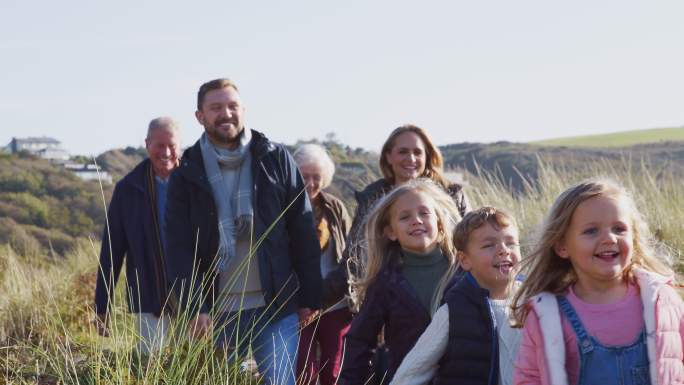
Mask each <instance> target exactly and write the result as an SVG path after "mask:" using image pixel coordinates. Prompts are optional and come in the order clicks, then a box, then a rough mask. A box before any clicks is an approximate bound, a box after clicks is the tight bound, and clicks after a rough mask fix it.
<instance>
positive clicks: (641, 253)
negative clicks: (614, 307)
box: [512, 179, 673, 327]
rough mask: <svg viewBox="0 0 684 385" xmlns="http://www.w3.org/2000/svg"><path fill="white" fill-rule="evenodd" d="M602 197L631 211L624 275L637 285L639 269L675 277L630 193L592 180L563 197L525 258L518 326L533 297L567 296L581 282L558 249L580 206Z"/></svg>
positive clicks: (516, 308)
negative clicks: (630, 240)
mask: <svg viewBox="0 0 684 385" xmlns="http://www.w3.org/2000/svg"><path fill="white" fill-rule="evenodd" d="M598 196H602V197H607V198H611V199H615V200H620V201H621V202H622V203H624V204H625V205H626V207H627V208H628V210H629V215H630V223H629V224H628V225H629V227H630V228H631V230H632V237H633V247H632V261H631V262H630V264H629V266H627V268H626V269H625V271H624V272H623V274H624V278H625V279H627V280H630V281H632V282H633V280H634V277H633V274H632V269H633V267H635V266H638V267H640V268H642V269H645V270H649V271H652V272H656V273H659V274H661V275H665V276H672V275H673V271H672V269H670V267H668V260H669V256H667V255H666V254H665V253H663V252H662V251H659V250H658V249H657V248H656V247H655V246H656V242H655V240H654V238H653V237H652V236H651V232H650V230H649V228H648V224H647V223H646V221H645V220H644V218H643V217H642V216H641V214H640V213H639V210H638V209H637V207H636V203H635V202H634V199H633V198H632V196H631V195H630V194H629V192H628V191H627V190H626V189H625V188H624V187H622V186H620V185H619V184H618V183H616V182H614V181H612V180H610V179H589V180H586V181H584V182H581V183H579V184H577V185H575V186H572V187H570V188H569V189H567V190H565V191H564V192H563V193H561V194H560V196H559V197H558V198H557V199H556V201H555V202H554V204H553V206H551V210H550V211H549V213H548V216H547V217H546V219H545V221H544V223H543V225H542V228H541V231H540V234H539V235H538V241H537V243H536V246H535V248H534V250H533V251H532V252H531V253H530V254H529V256H528V257H526V258H524V259H523V261H522V263H521V267H522V273H523V274H525V275H526V278H525V280H524V281H523V284H522V286H521V287H520V290H519V291H518V292H517V294H516V295H515V297H514V299H513V305H512V307H513V318H514V324H515V326H518V327H522V326H523V324H524V322H525V318H526V317H527V314H528V313H529V310H530V309H529V306H528V305H527V303H528V301H529V300H530V299H531V298H532V297H533V296H535V295H537V294H539V293H542V292H550V293H552V294H563V293H564V292H565V291H566V290H567V288H568V286H570V285H571V284H573V283H574V282H576V281H577V274H576V273H575V271H574V269H573V267H572V264H571V263H570V260H568V259H567V258H561V257H560V256H559V255H558V254H557V253H556V250H555V246H556V245H557V244H559V243H560V242H562V241H563V237H564V236H565V234H566V232H567V231H568V228H569V227H570V223H571V221H572V215H573V214H574V212H575V210H576V209H577V207H578V206H579V205H580V204H581V203H582V202H585V201H587V200H589V199H591V198H594V197H598Z"/></svg>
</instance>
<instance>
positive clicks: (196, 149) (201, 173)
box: [178, 128, 276, 193]
mask: <svg viewBox="0 0 684 385" xmlns="http://www.w3.org/2000/svg"><path fill="white" fill-rule="evenodd" d="M246 129H247V128H246ZM275 149H276V146H275V145H274V144H273V143H272V142H271V141H270V140H268V139H267V138H266V136H264V134H262V133H261V132H258V131H256V130H252V140H251V141H250V143H249V151H250V154H251V155H252V159H253V161H254V160H258V159H261V158H262V157H264V156H266V155H268V153H270V152H272V151H275ZM255 164H256V162H255ZM252 171H253V172H254V171H255V170H254V167H253V169H252ZM178 172H179V173H181V175H183V177H184V178H185V179H187V180H188V181H190V182H192V183H195V184H197V185H199V186H200V187H202V188H203V189H205V190H206V191H207V192H209V193H212V190H211V186H210V185H209V181H208V180H207V173H206V171H205V169H204V159H203V158H202V149H201V147H200V143H199V140H197V141H196V142H195V144H194V145H193V146H192V147H190V148H188V149H187V150H185V152H183V157H182V158H181V164H180V167H179V168H178Z"/></svg>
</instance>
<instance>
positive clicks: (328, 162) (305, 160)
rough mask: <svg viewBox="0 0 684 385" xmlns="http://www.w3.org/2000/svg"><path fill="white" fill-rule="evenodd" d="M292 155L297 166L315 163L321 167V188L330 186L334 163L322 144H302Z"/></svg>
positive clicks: (333, 173)
mask: <svg viewBox="0 0 684 385" xmlns="http://www.w3.org/2000/svg"><path fill="white" fill-rule="evenodd" d="M292 156H293V157H294V160H295V162H297V166H299V167H302V166H305V165H308V164H317V165H318V166H319V167H320V168H321V189H324V188H326V187H328V186H330V183H332V179H333V175H335V163H334V162H333V161H332V159H330V155H328V151H326V149H325V148H324V147H323V146H320V145H318V144H314V143H307V144H302V145H301V146H299V147H298V148H297V149H296V150H295V152H294V154H293V155H292Z"/></svg>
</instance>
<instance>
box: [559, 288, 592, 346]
mask: <svg viewBox="0 0 684 385" xmlns="http://www.w3.org/2000/svg"><path fill="white" fill-rule="evenodd" d="M556 299H557V300H558V307H559V308H560V309H561V311H562V312H563V315H565V318H566V319H567V320H568V322H570V325H571V326H572V330H573V331H574V332H575V336H577V346H578V347H579V349H580V351H581V353H583V354H587V353H589V352H591V351H592V350H594V344H593V341H592V338H591V337H589V334H588V333H587V329H585V328H584V325H582V321H580V319H579V316H578V315H577V312H576V311H575V308H573V307H572V305H570V302H568V299H567V298H565V296H561V295H559V296H556Z"/></svg>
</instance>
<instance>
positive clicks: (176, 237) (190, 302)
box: [164, 172, 209, 315]
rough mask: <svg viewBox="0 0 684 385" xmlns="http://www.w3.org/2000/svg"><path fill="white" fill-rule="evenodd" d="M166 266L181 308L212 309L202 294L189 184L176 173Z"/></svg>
mask: <svg viewBox="0 0 684 385" xmlns="http://www.w3.org/2000/svg"><path fill="white" fill-rule="evenodd" d="M164 231H165V232H166V246H167V247H166V248H167V250H166V253H165V258H166V269H167V275H168V280H169V282H168V284H169V286H170V288H171V289H172V290H173V293H174V295H175V296H176V299H177V301H178V304H179V306H180V310H181V311H186V312H188V314H190V315H194V314H196V313H197V312H198V311H199V312H201V313H207V312H208V311H209V309H208V307H207V305H206V304H205V303H204V300H203V299H204V298H203V295H202V289H201V288H202V281H203V279H204V277H203V276H202V275H201V274H198V272H199V257H198V256H197V255H196V252H195V250H196V247H195V244H196V242H197V236H198V234H197V231H199V230H196V229H193V228H192V224H191V220H190V192H189V186H188V185H187V183H186V182H185V181H184V180H183V178H182V177H181V176H180V175H179V173H177V172H174V173H172V174H171V179H170V180H169V191H168V192H167V198H166V224H165V228H164Z"/></svg>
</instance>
